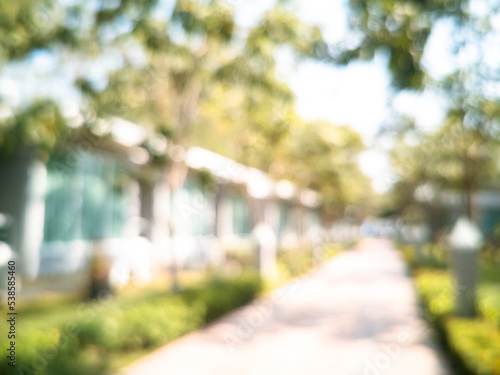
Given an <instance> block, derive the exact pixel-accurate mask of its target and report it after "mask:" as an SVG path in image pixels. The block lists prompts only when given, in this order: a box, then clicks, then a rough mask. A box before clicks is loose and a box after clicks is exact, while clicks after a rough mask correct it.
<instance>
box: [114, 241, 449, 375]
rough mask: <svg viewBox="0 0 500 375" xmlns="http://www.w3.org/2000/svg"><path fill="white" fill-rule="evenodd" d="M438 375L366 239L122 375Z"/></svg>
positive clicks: (404, 292) (398, 265) (381, 258)
mask: <svg viewBox="0 0 500 375" xmlns="http://www.w3.org/2000/svg"><path fill="white" fill-rule="evenodd" d="M162 374H165V375H167V374H168V375H268V374H269V375H282V374H283V375H295V374H296V375H316V374H317V375H323V374H324V375H327V374H328V375H417V374H418V375H445V374H449V372H448V371H447V366H446V363H445V361H444V360H443V359H442V358H441V355H440V354H439V353H438V351H437V350H436V348H435V345H434V343H433V341H432V339H431V337H430V332H429V330H428V329H427V328H426V324H425V323H424V321H423V320H422V318H421V317H420V313H419V311H418V305H417V301H416V296H415V291H414V288H413V285H412V282H411V279H410V278H409V277H408V276H407V275H406V271H405V266H404V264H403V262H402V260H401V259H400V257H399V255H398V254H397V252H396V251H395V250H393V249H392V248H391V244H390V243H389V242H388V241H385V240H376V239H366V240H363V241H362V242H361V243H360V244H359V245H358V247H357V248H356V249H353V250H350V251H346V252H344V253H341V254H339V255H337V256H336V257H335V258H333V259H332V260H331V261H329V262H327V263H325V264H324V265H322V266H321V267H319V268H318V269H316V270H315V271H313V272H311V273H309V274H308V275H306V276H304V277H302V278H299V279H296V280H294V281H292V282H290V283H289V284H287V285H285V286H283V287H281V288H279V289H277V290H275V291H274V292H272V293H271V294H270V295H269V296H268V298H267V299H261V300H258V301H256V302H254V303H253V304H251V305H249V306H245V307H243V308H241V309H239V310H237V311H236V312H234V313H232V314H230V315H229V316H227V317H225V318H223V319H221V320H219V321H217V322H216V323H214V324H212V325H210V326H209V327H207V328H206V329H203V330H201V331H198V332H194V333H192V334H189V335H187V336H185V337H183V338H181V339H179V340H177V341H174V342H173V343H171V344H169V345H167V346H165V347H163V348H160V349H159V350H157V351H155V352H153V353H151V354H150V355H147V356H146V357H144V358H142V359H141V360H139V361H138V362H136V363H133V364H132V365H130V366H129V367H127V368H125V369H123V370H122V371H121V372H120V375H162Z"/></svg>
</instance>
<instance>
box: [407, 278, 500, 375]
mask: <svg viewBox="0 0 500 375" xmlns="http://www.w3.org/2000/svg"><path fill="white" fill-rule="evenodd" d="M415 278H416V280H415V281H416V286H417V289H418V292H419V295H420V297H421V300H422V303H423V305H424V309H425V312H426V317H427V319H428V321H429V322H430V323H432V324H433V325H434V327H435V328H436V331H437V333H438V334H439V335H440V340H441V342H443V343H444V344H445V346H446V347H447V349H448V351H449V353H450V355H451V358H452V359H453V363H454V365H455V366H456V368H455V372H457V373H466V374H473V375H500V324H499V319H498V318H499V316H500V291H499V290H498V285H495V284H490V285H482V286H480V287H479V297H480V298H479V303H478V307H479V312H480V317H478V318H476V319H471V318H467V319H466V318H456V317H454V316H453V309H454V299H455V289H454V285H453V282H452V278H451V276H450V274H449V272H446V271H443V270H436V269H417V271H416V272H415Z"/></svg>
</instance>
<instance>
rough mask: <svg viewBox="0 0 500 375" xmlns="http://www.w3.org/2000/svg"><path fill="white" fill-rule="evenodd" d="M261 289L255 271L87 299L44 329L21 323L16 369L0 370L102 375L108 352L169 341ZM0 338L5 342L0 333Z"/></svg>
mask: <svg viewBox="0 0 500 375" xmlns="http://www.w3.org/2000/svg"><path fill="white" fill-rule="evenodd" d="M261 290H262V282H261V280H260V277H259V276H258V275H256V274H244V275H241V276H238V277H233V278H228V277H226V278H221V277H217V278H210V279H209V280H208V281H207V283H206V284H205V285H203V286H200V287H198V288H191V289H189V290H187V291H186V292H185V293H184V294H183V295H178V296H172V295H162V296H156V297H152V298H148V299H145V298H138V299H136V300H128V301H125V302H124V301H123V300H120V299H119V298H118V299H111V300H109V301H106V302H105V303H102V301H101V302H94V303H88V304H87V305H83V307H85V308H87V310H85V309H83V310H82V311H78V313H77V315H78V316H77V317H76V318H75V319H72V320H70V321H68V322H66V323H64V324H60V325H59V326H55V327H53V328H52V329H50V330H48V331H47V330H42V329H39V328H34V327H35V326H36V324H34V323H35V322H34V321H31V322H26V323H28V325H29V326H31V328H29V329H25V330H21V332H19V335H18V337H16V344H17V345H16V351H17V353H16V354H17V361H16V365H17V366H16V368H12V367H10V366H8V365H7V361H2V362H1V363H0V373H1V374H10V373H12V374H14V373H16V374H26V375H32V374H33V375H35V374H36V375H69V374H71V375H87V374H94V375H99V374H106V373H107V372H108V369H109V362H110V355H111V354H113V353H130V352H133V351H138V350H143V349H148V348H153V347H156V346H159V345H161V344H164V343H167V342H169V341H172V340H174V339H176V338H178V337H180V336H182V335H184V334H186V333H188V332H191V331H193V330H195V329H197V328H200V327H201V326H202V325H203V324H204V323H205V322H208V321H211V320H213V319H215V318H217V317H219V316H221V315H223V314H225V313H227V312H229V311H231V310H232V309H234V308H236V307H238V306H241V305H243V304H245V303H248V302H250V301H251V300H252V299H253V298H254V297H255V296H256V295H257V294H258V293H259V292H260V291H261ZM100 303H101V304H100ZM33 318H35V317H33V316H32V317H31V319H33ZM0 343H1V344H2V347H5V348H7V347H8V346H6V345H7V341H6V339H5V338H2V339H0Z"/></svg>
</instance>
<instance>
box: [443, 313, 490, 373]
mask: <svg viewBox="0 0 500 375" xmlns="http://www.w3.org/2000/svg"><path fill="white" fill-rule="evenodd" d="M446 332H447V335H448V342H449V345H450V347H451V349H452V351H453V352H454V353H456V354H457V355H458V356H460V358H462V360H463V362H464V365H465V366H466V368H467V369H468V370H469V371H470V372H471V373H473V374H478V375H500V331H499V330H498V329H497V327H496V326H494V325H493V324H492V323H490V322H487V321H481V320H478V319H475V320H473V319H459V318H450V319H448V320H447V322H446Z"/></svg>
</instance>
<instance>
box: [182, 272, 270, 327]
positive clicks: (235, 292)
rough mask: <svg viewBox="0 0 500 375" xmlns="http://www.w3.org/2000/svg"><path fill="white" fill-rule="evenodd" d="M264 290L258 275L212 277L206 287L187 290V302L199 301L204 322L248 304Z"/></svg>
mask: <svg viewBox="0 0 500 375" xmlns="http://www.w3.org/2000/svg"><path fill="white" fill-rule="evenodd" d="M262 289H263V283H262V279H261V278H260V276H259V275H258V274H257V273H251V272H249V273H244V274H242V275H240V276H239V277H238V278H236V279H230V278H228V277H223V276H214V277H212V278H211V279H210V280H209V281H208V282H207V284H206V285H205V286H204V287H201V288H191V289H188V290H186V293H185V296H186V298H187V301H188V302H190V303H192V302H193V301H198V302H200V303H201V305H202V306H203V308H204V311H205V315H204V322H205V323H208V322H211V321H212V320H214V319H216V318H218V317H220V316H222V315H224V314H226V313H227V312H229V311H231V310H233V309H234V308H236V307H239V306H242V305H245V304H247V303H248V302H250V301H252V300H253V299H254V298H255V296H256V295H257V294H258V293H259V292H261V291H262Z"/></svg>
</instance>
